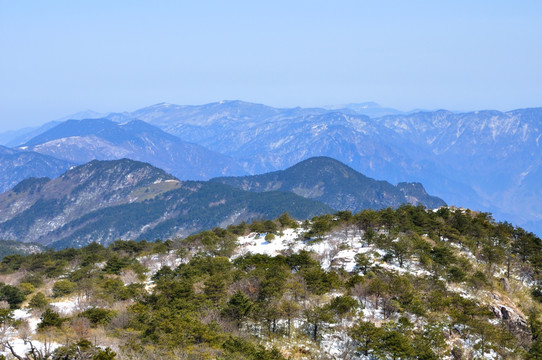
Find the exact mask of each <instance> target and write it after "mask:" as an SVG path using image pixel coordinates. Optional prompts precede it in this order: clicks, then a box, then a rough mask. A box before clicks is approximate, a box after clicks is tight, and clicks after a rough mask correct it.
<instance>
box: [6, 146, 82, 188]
mask: <svg viewBox="0 0 542 360" xmlns="http://www.w3.org/2000/svg"><path fill="white" fill-rule="evenodd" d="M73 165H74V163H72V162H70V161H65V160H60V159H56V158H54V157H51V156H48V155H43V154H39V153H36V152H30V151H19V150H16V149H11V148H7V147H4V146H1V145H0V193H1V192H4V191H6V190H9V189H11V188H12V187H13V186H15V185H16V184H17V183H19V182H20V181H22V180H24V179H27V178H29V177H56V176H58V175H60V174H62V173H63V172H64V171H66V170H68V169H69V168H70V167H71V166H73Z"/></svg>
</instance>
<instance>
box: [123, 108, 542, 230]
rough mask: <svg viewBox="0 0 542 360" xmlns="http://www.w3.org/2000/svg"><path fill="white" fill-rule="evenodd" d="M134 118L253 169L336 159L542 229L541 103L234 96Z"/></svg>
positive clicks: (148, 110) (152, 110)
mask: <svg viewBox="0 0 542 360" xmlns="http://www.w3.org/2000/svg"><path fill="white" fill-rule="evenodd" d="M353 108H355V106H353ZM131 115H132V116H134V117H135V116H137V117H139V118H140V119H142V120H145V121H148V122H151V123H152V124H155V125H156V126H159V127H160V128H162V129H164V130H165V131H168V132H171V133H173V134H177V135H181V134H182V137H183V139H185V140H187V141H193V142H196V143H199V144H201V145H203V146H206V147H208V148H209V149H212V150H216V151H220V152H222V153H224V154H227V155H229V156H231V157H233V158H237V159H241V161H242V164H243V166H244V168H245V170H246V171H247V172H249V173H252V174H257V173H263V172H268V171H274V170H282V169H285V168H287V167H289V166H292V165H294V164H295V163H297V162H299V161H302V160H304V159H307V158H309V157H312V156H329V157H333V158H335V159H337V160H339V161H341V162H343V163H345V164H347V165H349V166H351V167H352V168H354V169H355V170H357V171H359V172H361V173H363V174H365V175H367V176H370V177H372V178H378V179H385V180H387V181H389V182H392V183H398V182H404V181H416V182H421V183H423V184H424V186H425V187H426V188H427V189H428V191H429V192H430V193H432V194H435V195H437V196H439V197H441V198H444V199H446V200H447V202H448V203H450V204H454V205H458V206H465V207H470V208H474V209H480V210H483V211H490V212H493V213H494V214H495V216H496V217H497V218H499V219H503V220H504V219H507V220H509V221H513V222H515V223H518V224H519V225H527V224H529V225H530V226H529V229H530V230H533V231H536V232H538V233H542V219H541V218H540V214H541V213H542V212H541V211H540V210H541V209H540V206H539V204H541V203H542V194H541V193H540V191H539V190H538V187H536V186H534V187H532V186H530V184H534V183H536V182H537V181H538V182H539V181H541V180H542V179H541V178H540V176H538V175H537V174H539V173H540V166H541V164H540V162H541V161H542V160H541V159H542V156H541V155H542V154H541V149H540V147H539V140H540V135H541V132H540V130H541V129H540V123H541V119H542V109H540V108H536V109H520V110H514V111H508V112H499V111H476V112H469V113H456V112H451V111H446V110H437V111H420V112H415V113H408V114H404V113H398V114H392V115H386V116H382V117H375V118H369V117H367V116H363V115H360V114H357V113H356V111H355V109H346V110H345V109H302V108H293V109H277V108H270V107H267V106H264V105H257V104H248V103H244V102H237V101H225V102H219V103H212V104H207V105H201V106H176V105H171V104H158V105H154V106H152V107H148V108H144V109H141V110H138V111H136V112H134V113H132V114H131ZM531 179H532V180H531Z"/></svg>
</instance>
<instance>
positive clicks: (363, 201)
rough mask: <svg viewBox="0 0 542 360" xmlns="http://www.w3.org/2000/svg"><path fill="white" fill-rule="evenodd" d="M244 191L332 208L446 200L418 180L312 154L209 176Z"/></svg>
mask: <svg viewBox="0 0 542 360" xmlns="http://www.w3.org/2000/svg"><path fill="white" fill-rule="evenodd" d="M211 181H216V182H220V183H223V184H228V185H231V186H234V187H237V188H239V189H242V190H247V191H256V192H263V191H288V192H292V193H294V194H297V195H299V196H303V197H306V198H309V199H314V200H318V201H320V202H322V203H324V204H326V205H329V206H331V207H332V208H334V209H335V210H350V211H352V212H358V211H361V210H363V209H375V210H377V209H383V208H387V207H398V206H400V205H402V204H406V203H410V204H413V205H418V204H422V205H424V206H426V207H428V208H438V207H440V206H445V205H446V203H445V202H444V201H443V200H442V199H440V198H437V197H434V196H430V195H428V194H427V193H426V192H425V189H424V188H423V186H422V185H421V184H419V183H400V184H399V185H398V186H393V185H392V184H390V183H388V182H387V181H378V180H374V179H371V178H368V177H366V176H364V175H362V174H360V173H359V172H357V171H355V170H354V169H352V168H351V167H349V166H346V165H345V164H343V163H341V162H339V161H337V160H334V159H332V158H329V157H313V158H309V159H307V160H304V161H302V162H300V163H298V164H296V165H294V166H292V167H290V168H288V169H286V170H282V171H276V172H272V173H267V174H262V175H254V176H243V177H221V178H215V179H211Z"/></svg>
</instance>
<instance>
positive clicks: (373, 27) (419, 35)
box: [0, 0, 542, 132]
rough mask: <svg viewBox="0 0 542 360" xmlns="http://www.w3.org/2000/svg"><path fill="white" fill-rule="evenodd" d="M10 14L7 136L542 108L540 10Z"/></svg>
mask: <svg viewBox="0 0 542 360" xmlns="http://www.w3.org/2000/svg"><path fill="white" fill-rule="evenodd" d="M0 5H1V6H2V12H0V23H1V24H0V30H1V33H2V34H3V35H2V36H0V47H1V48H2V51H3V56H2V57H1V58H0V66H1V68H2V72H1V73H0V81H1V83H2V86H1V87H0V132H3V131H6V130H14V129H20V128H23V127H28V126H37V125H40V124H43V123H45V122H47V121H51V120H55V119H58V118H62V117H64V116H67V115H69V114H72V113H76V112H79V111H83V110H85V109H91V110H93V111H97V112H101V113H108V112H122V111H133V110H135V109H138V108H142V107H145V106H149V105H152V104H156V103H160V102H169V103H174V104H180V105H197V104H205V103H211V102H216V101H219V100H224V99H231V100H237V99H238V100H243V101H248V102H255V103H262V104H266V105H270V106H276V107H295V106H301V107H316V106H318V107H321V106H326V105H336V104H346V103H360V102H369V101H374V102H376V103H378V104H380V105H381V106H384V107H391V108H396V109H399V110H403V111H409V110H412V109H415V108H422V109H448V110H453V111H474V110H484V109H494V110H501V111H506V110H512V109H517V108H527V107H538V106H542V102H541V101H540V94H542V68H541V67H540V66H539V60H538V59H540V58H541V57H542V45H541V43H540V41H539V35H540V34H541V33H542V23H541V22H540V21H539V19H540V18H541V17H542V3H540V2H537V1H519V2H514V3H510V2H504V1H502V2H499V1H498V2H495V1H491V2H490V1H485V0H484V1H478V2H475V3H473V2H468V1H457V2H453V3H441V2H438V3H437V2H431V1H421V0H418V1H412V2H408V3H407V2H401V1H389V0H387V1H378V2H377V1H365V2H359V1H339V2H333V3H328V2H323V1H300V2H294V3H291V2H286V1H278V2H273V3H272V4H261V3H253V2H249V1H232V2H227V3H213V2H206V1H203V2H197V3H190V4H187V3H184V2H174V1H160V2H157V3H152V4H151V3H133V2H125V1H119V2H114V3H110V2H106V1H95V2H92V3H79V2H77V3H75V2H69V1H65V0H62V1H50V2H46V3H35V2H25V1H22V2H15V3H14V2H10V1H7V0H0Z"/></svg>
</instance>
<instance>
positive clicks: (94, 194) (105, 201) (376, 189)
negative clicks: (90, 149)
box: [0, 157, 445, 247]
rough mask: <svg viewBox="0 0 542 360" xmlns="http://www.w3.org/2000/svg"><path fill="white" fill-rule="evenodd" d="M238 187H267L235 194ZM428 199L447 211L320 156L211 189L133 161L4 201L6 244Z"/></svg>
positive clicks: (162, 233) (75, 172) (119, 235)
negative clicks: (250, 184)
mask: <svg viewBox="0 0 542 360" xmlns="http://www.w3.org/2000/svg"><path fill="white" fill-rule="evenodd" d="M313 175H317V176H318V175H321V180H322V181H323V182H324V183H325V184H324V183H323V182H318V181H317V182H316V183H315V182H314V180H311V179H309V178H310V177H311V176H313ZM236 180H237V181H238V182H239V181H240V182H243V183H245V184H247V183H250V182H252V183H253V184H256V185H257V183H258V181H260V182H262V183H265V184H264V187H257V186H252V187H246V186H245V187H241V188H238V187H237V186H236V185H237V184H238V183H236ZM229 184H232V185H234V186H230V185H229ZM426 201H427V203H426V205H428V206H441V205H445V203H444V202H443V201H442V200H441V199H438V198H435V197H431V196H429V195H427V193H426V192H425V191H424V190H423V187H422V186H421V184H403V185H401V186H398V187H394V186H393V185H391V184H389V183H387V182H384V181H376V180H373V179H370V178H367V177H365V176H363V175H362V174H359V173H357V172H356V171H354V170H353V169H351V168H349V167H347V166H346V165H344V164H341V163H340V162H338V161H336V160H333V159H329V158H322V157H321V158H312V159H308V160H306V161H304V162H303V163H301V164H298V165H296V166H294V167H292V168H290V169H287V170H286V171H284V172H278V173H271V174H264V175H261V176H259V177H254V178H252V177H248V178H217V179H214V180H212V181H207V182H205V181H179V180H178V179H177V178H175V177H173V176H172V175H169V174H168V173H166V172H165V171H163V170H161V169H158V168H156V167H153V166H151V165H149V164H147V163H142V162H138V161H134V160H128V159H121V160H112V161H98V160H93V161H91V162H89V163H87V164H85V165H81V166H77V167H74V168H72V169H70V170H69V171H67V172H66V173H64V174H62V175H61V176H59V177H58V178H55V179H49V178H29V179H26V180H24V181H22V182H20V183H19V184H17V185H16V186H15V187H14V188H13V189H12V190H11V191H8V192H5V193H3V194H0V239H9V240H19V241H23V242H36V243H39V244H42V245H52V246H55V247H66V246H76V247H79V246H83V245H86V244H88V243H90V242H94V241H96V242H100V243H103V244H108V243H110V242H112V241H113V240H115V239H136V240H141V239H148V240H156V239H170V238H174V237H179V236H186V235H189V234H191V233H194V232H197V231H201V230H205V229H211V228H213V227H216V226H226V225H229V224H234V223H239V222H241V221H249V220H253V219H270V218H276V217H278V216H279V215H280V214H282V213H285V212H288V213H290V215H291V216H293V217H294V218H297V219H307V218H312V217H313V216H315V215H318V214H324V213H330V212H334V211H336V210H344V209H350V210H360V209H364V208H373V209H380V208H386V207H389V206H392V207H397V206H399V205H401V204H406V203H413V204H418V203H421V202H426ZM345 205H346V207H345Z"/></svg>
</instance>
